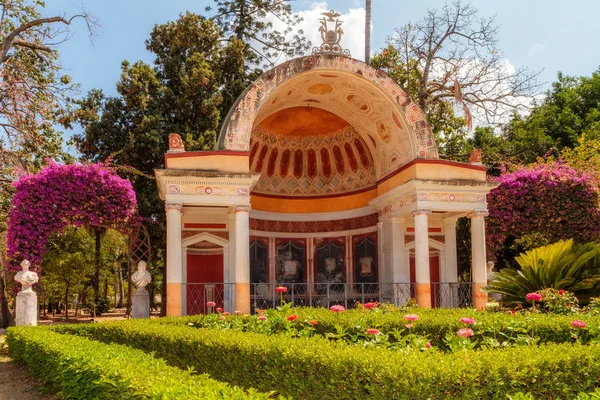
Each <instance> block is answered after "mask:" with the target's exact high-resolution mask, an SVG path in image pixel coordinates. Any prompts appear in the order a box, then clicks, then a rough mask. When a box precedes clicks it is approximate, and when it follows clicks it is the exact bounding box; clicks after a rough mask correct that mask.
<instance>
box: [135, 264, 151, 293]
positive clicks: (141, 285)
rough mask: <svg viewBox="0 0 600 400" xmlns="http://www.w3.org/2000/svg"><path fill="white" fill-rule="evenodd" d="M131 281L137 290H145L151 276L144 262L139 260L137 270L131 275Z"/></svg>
mask: <svg viewBox="0 0 600 400" xmlns="http://www.w3.org/2000/svg"><path fill="white" fill-rule="evenodd" d="M131 281H132V282H133V284H134V285H135V286H137V288H138V289H137V290H139V291H144V290H146V285H147V284H149V283H150V282H151V281H152V277H151V276H150V272H148V271H147V270H146V262H145V261H140V262H139V263H138V266H137V271H136V272H134V274H133V275H131Z"/></svg>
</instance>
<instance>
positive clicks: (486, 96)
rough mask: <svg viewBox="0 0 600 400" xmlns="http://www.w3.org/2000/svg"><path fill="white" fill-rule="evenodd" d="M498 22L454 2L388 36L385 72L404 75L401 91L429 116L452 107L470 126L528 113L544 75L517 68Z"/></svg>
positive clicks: (385, 51)
mask: <svg viewBox="0 0 600 400" xmlns="http://www.w3.org/2000/svg"><path fill="white" fill-rule="evenodd" d="M497 33H498V26H497V25H496V23H495V18H494V17H491V18H478V16H477V10H476V9H475V8H474V7H472V6H470V5H464V4H462V2H461V1H455V2H453V3H452V5H448V4H446V5H444V7H443V8H442V9H441V10H429V11H428V13H427V16H426V17H425V18H424V19H422V20H421V21H418V22H416V23H409V24H407V25H405V26H403V27H401V28H399V29H396V32H395V34H394V35H393V36H392V37H390V38H388V44H389V47H388V48H387V49H385V50H384V51H383V52H382V53H381V55H380V56H381V57H382V60H381V61H382V62H384V61H385V62H387V65H385V63H384V65H383V67H384V69H386V70H392V71H395V72H396V73H397V74H400V75H401V79H397V81H398V83H399V84H400V86H401V87H403V88H404V89H405V90H407V91H408V92H409V93H411V94H415V97H414V99H415V100H416V101H417V103H418V104H419V106H420V107H421V108H422V109H423V110H425V112H426V113H428V115H429V114H430V113H432V111H431V108H433V109H435V108H438V109H439V112H440V113H441V114H442V115H446V114H447V113H448V111H447V110H446V107H448V104H449V105H451V106H452V109H453V110H456V111H458V110H460V109H462V113H463V116H464V120H465V122H466V124H467V125H469V126H470V125H471V121H472V115H475V116H477V117H479V118H481V119H482V120H483V121H485V122H486V123H498V122H500V120H501V119H503V118H505V117H507V116H510V114H511V112H512V111H513V110H515V109H517V110H527V109H529V108H530V107H529V102H530V100H531V97H532V96H533V95H534V94H535V93H536V91H537V90H538V89H539V88H540V84H539V83H538V82H537V80H536V78H537V76H538V75H539V72H530V71H529V70H528V69H527V68H524V67H521V68H518V69H516V70H513V69H512V68H511V66H510V65H509V64H508V63H507V62H506V60H505V59H504V57H503V54H502V51H501V49H500V48H499V46H498V40H497V38H496V36H497Z"/></svg>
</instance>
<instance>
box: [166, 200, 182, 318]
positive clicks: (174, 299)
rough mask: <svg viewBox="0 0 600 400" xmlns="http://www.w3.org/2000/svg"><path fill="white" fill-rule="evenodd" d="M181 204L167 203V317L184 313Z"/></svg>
mask: <svg viewBox="0 0 600 400" xmlns="http://www.w3.org/2000/svg"><path fill="white" fill-rule="evenodd" d="M181 208H182V205H181V203H166V204H165V210H166V213H167V315H168V316H178V315H182V313H183V287H182V286H183V285H182V281H183V268H182V262H181V259H182V249H181Z"/></svg>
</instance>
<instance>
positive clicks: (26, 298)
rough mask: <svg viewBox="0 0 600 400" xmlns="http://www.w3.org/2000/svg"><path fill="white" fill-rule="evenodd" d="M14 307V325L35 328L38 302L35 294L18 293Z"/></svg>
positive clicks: (30, 291)
mask: <svg viewBox="0 0 600 400" xmlns="http://www.w3.org/2000/svg"><path fill="white" fill-rule="evenodd" d="M16 303H17V304H16V305H15V325H17V326H36V325H37V313H38V302H37V294H36V293H35V292H34V291H32V290H29V291H26V292H19V293H18V294H17V301H16Z"/></svg>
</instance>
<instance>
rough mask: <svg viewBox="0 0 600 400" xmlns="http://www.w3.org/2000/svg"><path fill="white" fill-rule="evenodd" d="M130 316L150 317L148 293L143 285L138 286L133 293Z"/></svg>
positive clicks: (134, 317)
mask: <svg viewBox="0 0 600 400" xmlns="http://www.w3.org/2000/svg"><path fill="white" fill-rule="evenodd" d="M131 318H133V319H137V318H150V295H149V293H148V291H147V290H146V287H145V286H142V287H140V288H139V289H138V290H136V291H135V293H134V294H133V302H132V306H131Z"/></svg>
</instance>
